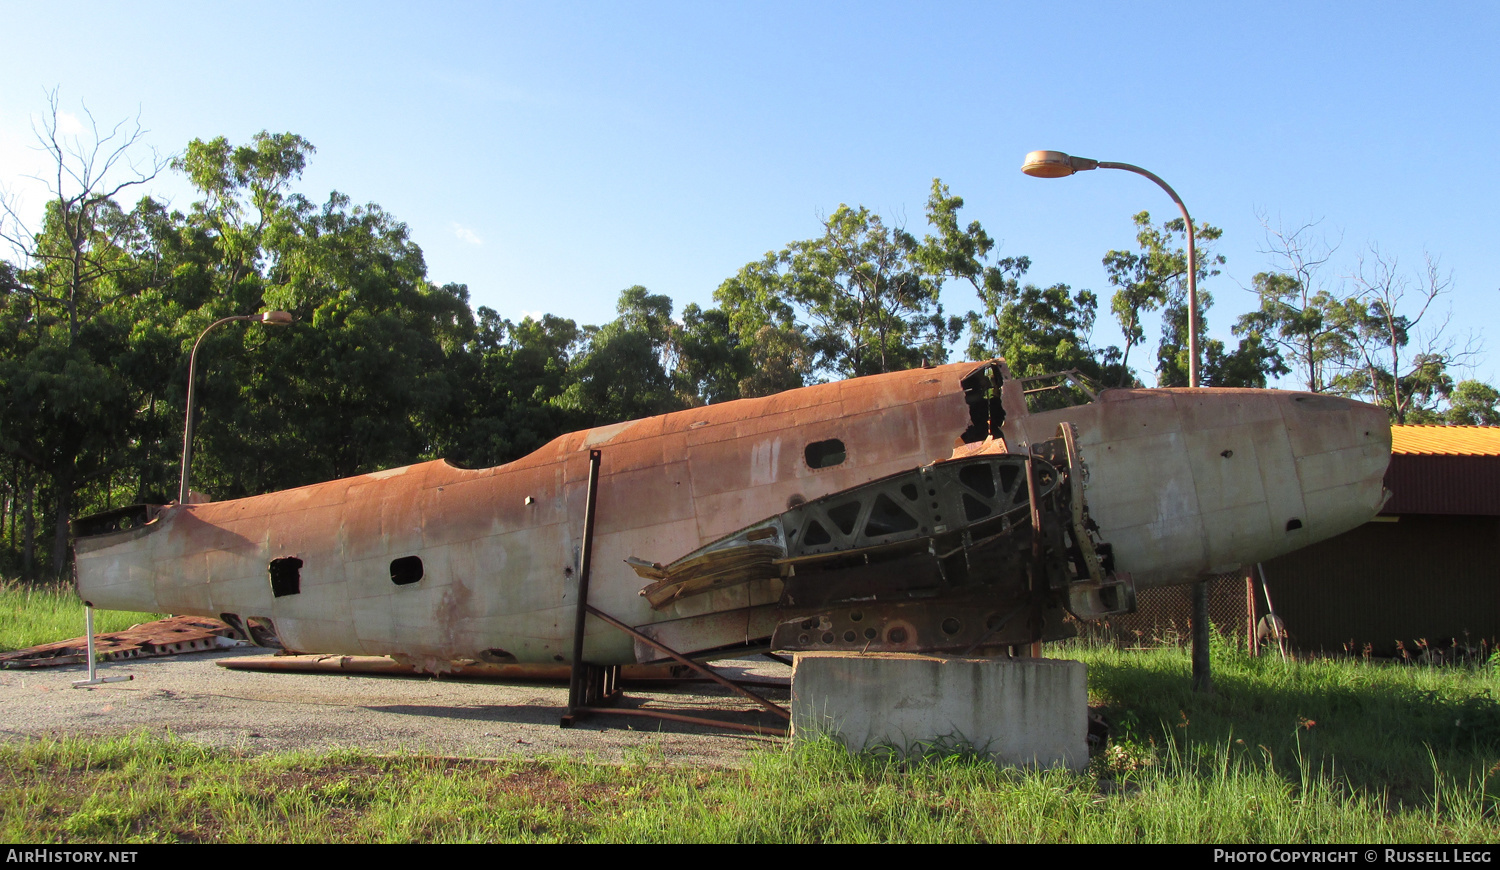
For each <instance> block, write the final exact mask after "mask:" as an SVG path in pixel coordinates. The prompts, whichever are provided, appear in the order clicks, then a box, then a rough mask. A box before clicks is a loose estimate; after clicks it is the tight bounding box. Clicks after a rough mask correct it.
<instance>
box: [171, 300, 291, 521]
mask: <svg viewBox="0 0 1500 870" xmlns="http://www.w3.org/2000/svg"><path fill="white" fill-rule="evenodd" d="M234 320H253V321H255V322H257V323H265V324H269V325H272V326H285V325H287V324H289V323H291V322H292V315H290V314H288V313H287V312H285V311H262V312H261V313H259V314H240V315H236V316H234V317H223V318H220V319H218V320H215V321H214V322H213V323H210V324H209V325H208V326H207V327H205V328H204V330H203V331H202V332H201V333H199V334H198V340H197V341H195V342H193V353H192V355H191V356H189V357H188V388H187V421H186V422H185V423H184V424H183V427H182V480H181V483H180V484H179V485H178V487H177V503H178V504H187V503H188V474H189V472H190V471H191V470H192V467H193V380H194V378H193V375H194V374H195V373H196V372H197V371H198V346H199V345H201V344H202V343H203V338H204V336H206V335H208V333H209V331H210V330H212V329H213V328H214V327H215V326H218V325H219V324H221V323H229V322H231V321H234Z"/></svg>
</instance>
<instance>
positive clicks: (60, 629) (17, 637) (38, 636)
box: [0, 580, 161, 652]
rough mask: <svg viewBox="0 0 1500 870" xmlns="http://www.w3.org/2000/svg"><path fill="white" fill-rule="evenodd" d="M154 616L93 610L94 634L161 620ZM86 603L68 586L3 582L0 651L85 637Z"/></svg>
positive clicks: (119, 611) (0, 598)
mask: <svg viewBox="0 0 1500 870" xmlns="http://www.w3.org/2000/svg"><path fill="white" fill-rule="evenodd" d="M160 618H161V616H160V615H159V614H154V613H130V612H126V611H123V610H96V611H94V631H96V632H106V631H121V630H123V629H126V628H129V627H131V626H132V625H136V624H137V623H141V622H150V621H151V620H154V619H160ZM83 625H84V619H83V601H82V599H80V598H79V597H78V593H77V592H76V591H75V590H74V589H73V587H72V585H70V584H66V583H48V584H32V583H22V582H19V581H13V580H0V652H9V651H10V650H16V649H25V648H27V647H31V646H36V645H37V644H40V643H52V642H54V641H59V640H68V639H69V638H74V637H82V636H83V631H84V628H83Z"/></svg>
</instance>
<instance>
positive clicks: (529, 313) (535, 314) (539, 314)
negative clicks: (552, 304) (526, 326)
mask: <svg viewBox="0 0 1500 870" xmlns="http://www.w3.org/2000/svg"><path fill="white" fill-rule="evenodd" d="M544 314H546V312H545V311H522V312H521V316H520V317H519V318H518V319H517V320H516V322H517V323H520V322H521V321H522V320H525V319H526V318H528V317H530V318H531V319H532V320H537V321H540V320H541V319H542V315H544Z"/></svg>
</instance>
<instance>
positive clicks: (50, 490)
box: [0, 92, 165, 572]
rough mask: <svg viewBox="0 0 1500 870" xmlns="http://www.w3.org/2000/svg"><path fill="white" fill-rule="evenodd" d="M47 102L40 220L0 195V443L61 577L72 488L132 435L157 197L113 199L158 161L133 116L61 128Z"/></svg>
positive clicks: (52, 102) (109, 462)
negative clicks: (4, 250)
mask: <svg viewBox="0 0 1500 870" xmlns="http://www.w3.org/2000/svg"><path fill="white" fill-rule="evenodd" d="M48 101H49V110H50V111H49V112H47V113H46V114H45V115H44V116H43V117H42V120H41V122H40V124H39V126H38V128H37V129H36V133H37V140H38V143H39V145H40V149H39V150H40V151H41V152H42V153H43V154H45V155H46V158H47V166H48V170H47V176H46V177H45V178H43V179H40V180H41V181H42V182H43V184H44V186H45V188H46V190H47V193H48V198H47V200H46V202H45V204H44V206H43V210H42V217H41V221H40V224H39V225H38V226H29V225H28V224H27V222H26V221H25V220H24V219H23V215H22V213H21V206H20V203H19V200H18V199H17V197H16V195H15V194H14V193H12V192H8V193H7V194H6V195H5V196H4V197H3V200H0V202H3V208H0V211H3V214H0V236H3V238H4V240H5V241H6V242H7V243H8V244H9V245H10V247H11V250H12V253H13V254H14V255H15V257H16V262H15V263H14V264H7V266H6V268H5V269H4V270H3V272H4V274H3V276H0V277H3V280H0V391H3V393H4V396H3V402H0V451H3V452H4V453H5V454H6V455H7V456H8V457H10V458H11V459H12V460H13V461H14V462H17V463H20V464H22V465H24V466H25V467H26V468H27V469H28V473H27V474H26V475H25V476H26V477H27V480H28V483H27V487H28V489H27V503H28V514H29V513H30V510H31V509H32V508H31V506H32V505H34V504H35V503H36V502H37V501H42V500H43V499H42V498H39V496H42V495H44V496H45V499H44V500H45V502H46V503H48V507H49V508H50V511H49V512H50V514H51V526H52V529H51V531H52V536H51V537H52V542H51V553H50V556H51V558H50V566H51V568H52V570H53V571H56V572H61V571H62V570H64V568H65V566H66V556H67V544H68V522H69V520H70V518H71V517H72V515H73V513H74V508H75V494H76V493H77V491H78V490H79V488H80V487H83V486H85V485H89V484H93V483H96V482H98V481H99V480H101V479H106V480H107V479H108V478H110V477H111V476H112V474H113V473H114V471H115V470H116V455H117V454H118V452H119V451H120V450H121V449H122V447H123V446H124V445H126V444H127V443H128V442H129V439H130V434H131V425H130V424H131V420H132V416H133V411H134V409H135V405H136V402H137V399H138V394H139V392H140V391H139V389H138V388H137V385H136V384H135V383H133V382H132V375H134V374H135V372H134V370H133V369H132V368H131V367H130V363H131V358H130V353H129V336H130V334H131V330H132V317H131V314H132V307H133V298H134V297H135V296H136V295H137V294H138V293H140V292H141V290H142V289H143V288H145V287H148V286H150V285H151V284H153V283H154V282H156V281H158V280H159V279H160V271H159V269H158V268H157V263H156V258H155V256H154V252H153V250H152V249H151V245H150V243H149V242H150V240H149V236H148V234H147V233H146V232H145V231H144V230H143V222H144V221H143V214H144V212H146V211H149V210H151V209H152V208H153V207H154V206H153V204H152V203H150V201H149V200H145V201H143V203H142V204H141V205H140V206H138V207H137V208H136V209H133V210H129V211H127V210H126V209H124V208H123V207H121V205H120V204H119V202H118V201H117V198H118V197H121V196H123V195H125V194H127V193H128V192H130V191H131V190H132V188H135V187H137V186H139V185H142V184H145V183H146V182H148V181H150V180H151V179H152V178H154V177H155V175H156V174H157V172H159V171H160V170H161V169H162V168H163V166H164V165H165V162H164V161H163V160H162V159H161V158H159V157H158V156H156V155H155V154H154V153H148V152H147V149H145V147H144V143H143V136H144V131H143V130H142V129H141V127H140V125H139V123H138V122H136V123H133V124H132V123H128V122H121V123H119V124H116V125H115V126H114V127H112V128H110V129H108V130H104V129H102V128H101V127H100V126H99V125H98V124H97V123H96V122H95V120H94V118H93V116H92V114H90V113H89V112H88V110H87V108H86V107H85V108H84V110H83V117H84V118H85V119H86V123H83V124H82V128H83V129H82V132H79V133H76V134H69V133H66V132H65V131H64V125H63V123H62V119H63V117H64V113H63V111H62V109H61V107H60V104H59V101H58V98H57V94H56V92H53V93H52V94H49V98H48ZM106 486H107V484H106ZM39 490H40V492H39ZM28 522H29V523H31V522H33V521H32V519H31V517H30V516H28ZM28 539H29V540H30V539H32V536H30V535H28ZM29 547H30V543H28V554H27V559H26V561H27V562H30V561H31V559H30V552H29Z"/></svg>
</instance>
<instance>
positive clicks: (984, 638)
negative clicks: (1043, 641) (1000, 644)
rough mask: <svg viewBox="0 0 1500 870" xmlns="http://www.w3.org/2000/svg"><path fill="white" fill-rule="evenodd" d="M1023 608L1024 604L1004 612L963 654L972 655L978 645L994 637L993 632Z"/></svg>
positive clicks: (982, 644)
mask: <svg viewBox="0 0 1500 870" xmlns="http://www.w3.org/2000/svg"><path fill="white" fill-rule="evenodd" d="M1025 610H1026V605H1024V604H1023V605H1021V606H1020V607H1017V608H1016V609H1015V610H1012V611H1011V612H1010V613H1007V614H1005V616H1003V617H1001V618H1000V621H999V622H996V623H995V624H994V626H993V627H991V628H990V629H989V630H988V631H986V632H985V633H984V634H982V635H980V636H979V640H976V641H974V643H972V644H970V645H969V648H968V649H966V650H964V651H963V654H964V655H965V656H968V655H972V654H973V653H974V650H977V649H979V648H980V647H982V646H984V642H985V641H987V640H989V639H990V638H991V637H994V636H995V632H997V631H999V630H1000V629H1002V628H1004V627H1005V626H1006V624H1007V623H1009V622H1010V621H1011V620H1012V619H1014V618H1015V617H1016V616H1017V615H1019V614H1021V613H1022V612H1024V611H1025Z"/></svg>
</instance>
